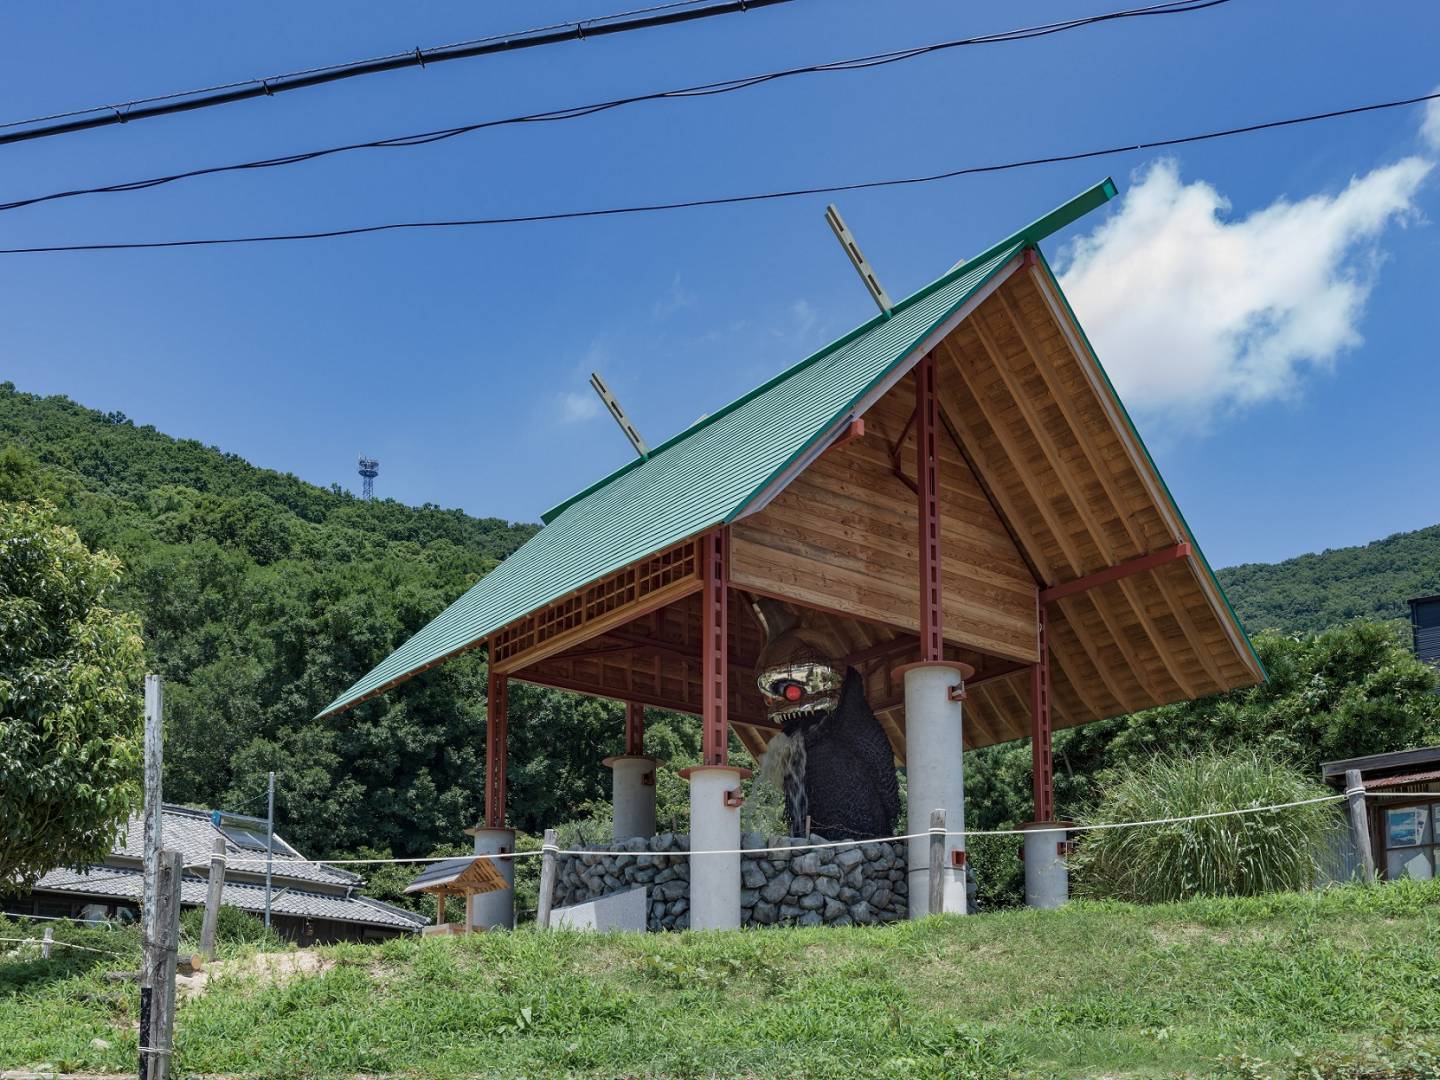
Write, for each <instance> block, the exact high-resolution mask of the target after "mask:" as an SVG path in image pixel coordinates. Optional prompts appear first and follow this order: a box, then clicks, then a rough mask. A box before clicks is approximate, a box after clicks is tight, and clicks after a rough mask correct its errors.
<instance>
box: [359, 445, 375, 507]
mask: <svg viewBox="0 0 1440 1080" xmlns="http://www.w3.org/2000/svg"><path fill="white" fill-rule="evenodd" d="M379 475H380V462H378V461H376V460H375V459H374V458H369V457H366V456H365V455H364V454H361V455H360V479H361V484H360V497H361V498H362V499H373V498H374V497H375V477H377V476H379Z"/></svg>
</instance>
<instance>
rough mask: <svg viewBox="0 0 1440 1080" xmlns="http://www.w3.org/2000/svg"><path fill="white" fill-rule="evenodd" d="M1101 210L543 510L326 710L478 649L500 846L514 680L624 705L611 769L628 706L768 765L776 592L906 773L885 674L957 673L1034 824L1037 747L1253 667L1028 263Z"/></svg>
mask: <svg viewBox="0 0 1440 1080" xmlns="http://www.w3.org/2000/svg"><path fill="white" fill-rule="evenodd" d="M1114 194H1115V187H1114V184H1113V182H1111V181H1109V180H1106V181H1104V182H1103V183H1101V184H1099V185H1096V186H1095V187H1094V188H1092V189H1090V190H1089V191H1086V192H1084V193H1083V194H1081V195H1080V196H1078V197H1077V198H1075V199H1073V200H1071V201H1070V202H1069V203H1066V204H1065V205H1064V206H1062V207H1060V208H1058V209H1057V210H1055V211H1053V212H1052V213H1050V214H1048V215H1046V216H1045V217H1043V218H1041V219H1040V220H1038V221H1036V222H1034V223H1032V224H1031V225H1028V226H1026V227H1025V228H1023V229H1021V230H1019V231H1018V232H1015V233H1014V234H1012V235H1010V236H1008V237H1006V238H1005V239H1003V240H1001V241H999V242H998V243H996V244H995V245H993V246H992V247H990V248H988V249H987V250H985V251H983V252H981V253H980V254H978V255H976V256H975V257H974V258H971V259H968V260H966V261H964V262H962V263H960V264H959V265H957V266H956V267H955V268H953V269H952V270H951V271H949V272H948V273H946V274H945V275H943V276H942V277H940V278H939V279H938V280H936V281H935V282H933V283H931V284H930V285H928V286H926V287H925V288H923V289H921V290H920V291H918V292H917V293H915V294H913V295H912V296H910V297H908V298H906V299H904V300H902V301H900V302H899V303H897V304H895V305H893V307H890V308H889V309H887V310H885V311H883V312H882V313H881V314H879V315H877V316H876V317H875V318H872V319H871V320H869V321H868V322H866V323H865V324H864V325H862V326H860V327H858V328H857V329H856V330H854V331H852V332H851V333H849V334H847V335H845V336H844V337H842V338H840V339H839V340H838V341H836V342H834V343H833V344H831V345H829V346H827V347H826V348H824V349H822V350H820V351H819V352H818V353H816V354H815V355H813V356H811V357H809V358H808V359H806V360H804V361H802V362H801V363H799V364H797V365H796V366H795V367H793V368H791V369H789V370H787V371H785V372H783V373H782V374H780V375H778V376H776V377H775V378H774V379H772V380H770V381H769V382H767V383H765V384H764V385H762V386H760V387H758V388H756V389H755V390H753V391H751V392H750V393H748V394H746V395H745V396H743V397H741V398H740V399H738V400H737V401H735V402H733V403H731V404H730V405H727V406H725V407H724V408H721V409H718V410H715V411H714V412H712V413H710V414H709V415H708V416H706V417H704V418H703V419H701V420H699V421H697V422H696V423H695V424H693V425H692V426H691V427H689V428H687V429H686V430H684V431H682V432H680V434H678V435H676V436H675V437H674V438H672V439H670V440H669V441H667V442H665V443H663V444H661V445H660V446H657V447H655V448H654V449H653V450H651V451H649V452H648V453H647V454H645V455H644V456H643V457H640V458H637V459H636V460H634V461H632V462H630V463H628V464H627V465H625V466H624V467H622V468H620V469H618V470H617V471H616V472H614V473H613V474H611V475H610V476H608V477H606V478H605V479H603V480H601V481H600V482H599V483H597V484H595V485H593V486H592V487H590V488H587V489H586V490H584V491H582V492H580V493H579V494H578V495H576V496H574V497H573V498H570V499H567V500H566V501H565V502H563V503H561V504H560V505H559V506H556V507H555V508H554V509H552V510H551V511H549V512H548V513H546V514H545V515H544V521H545V527H544V528H543V529H542V530H541V532H540V533H538V534H537V535H536V536H535V537H534V538H532V539H531V540H530V541H529V542H528V543H527V544H525V546H524V547H522V548H521V549H520V550H519V551H517V552H516V553H515V554H513V555H511V556H510V557H509V558H508V559H506V560H505V561H504V562H503V563H502V564H501V565H500V566H499V567H498V568H497V569H496V570H494V571H493V572H492V573H490V574H489V575H487V576H486V577H485V578H484V579H483V580H481V581H480V582H479V583H478V584H476V585H475V586H474V587H473V588H472V589H470V591H469V592H467V593H466V594H465V595H464V596H462V597H460V598H459V599H458V600H457V601H456V602H455V603H454V604H452V605H451V606H450V607H449V608H447V609H446V610H445V611H444V612H443V613H442V614H441V615H439V616H438V617H437V618H436V619H435V620H434V621H433V622H431V623H430V624H429V625H428V626H426V627H425V628H424V629H423V630H421V631H420V633H418V634H416V635H415V637H414V638H412V639H411V640H410V641H408V642H407V643H406V644H405V645H404V646H402V647H401V648H400V649H398V650H397V651H396V652H395V653H394V654H393V655H392V656H390V657H389V658H388V659H386V660H385V661H384V662H383V663H382V664H380V665H379V666H378V667H377V668H375V670H373V671H371V672H370V673H369V674H367V675H366V676H365V677H364V678H362V679H360V680H359V681H358V682H356V683H355V685H353V686H352V687H350V689H348V690H347V691H345V693H343V694H342V695H340V696H339V697H338V698H337V699H336V700H335V701H334V702H333V703H332V704H331V705H330V706H329V707H328V708H327V709H326V712H327V713H328V712H335V711H338V710H342V709H347V708H350V707H352V706H354V705H355V704H357V703H359V702H361V701H364V700H366V699H367V698H369V697H372V696H374V695H376V694H380V693H384V692H385V691H386V690H388V689H390V688H391V687H394V686H396V685H398V684H399V683H401V682H404V681H405V680H406V679H409V678H411V677H413V676H415V675H417V674H419V673H420V672H422V671H425V670H427V669H429V668H431V667H434V666H435V665H437V664H441V663H444V662H445V661H446V660H447V659H449V658H451V657H454V656H457V655H459V654H460V653H463V652H465V651H467V650H469V649H475V648H486V649H487V650H488V654H489V662H490V694H489V711H490V724H489V736H488V747H487V765H486V768H487V773H486V785H485V800H486V811H485V813H486V824H487V825H488V826H489V827H491V828H500V827H502V826H503V825H504V821H505V752H506V733H507V723H508V718H507V705H506V702H507V695H506V685H507V682H508V680H510V679H520V680H524V681H527V682H532V683H536V684H540V685H544V686H550V687H556V688H559V689H563V690H570V691H575V692H579V693H585V694H594V695H599V696H604V697H609V698H614V699H618V700H621V701H625V702H628V703H630V705H631V706H632V708H631V710H630V712H629V717H630V719H629V723H628V724H627V748H626V752H627V754H638V753H642V752H643V751H642V750H641V743H640V740H641V738H642V736H643V731H641V728H640V719H639V712H640V707H641V706H646V705H649V706H655V707H660V708H665V709H671V710H676V711H678V712H682V713H693V714H696V715H698V716H700V717H701V718H702V726H703V752H704V760H705V764H706V765H711V766H724V765H726V763H727V760H728V759H727V753H728V751H727V745H728V739H729V733H730V731H732V730H733V731H734V732H735V733H736V735H737V736H738V737H739V739H740V740H741V742H742V743H743V744H744V745H745V746H746V747H747V748H748V749H749V750H751V751H752V752H753V753H756V754H758V753H760V752H762V751H763V750H764V748H765V745H766V743H767V742H768V740H769V739H770V738H771V737H772V736H773V734H774V732H775V727H774V725H773V724H772V723H771V722H769V721H768V720H767V718H766V712H765V708H764V704H763V701H762V699H761V697H760V694H759V693H758V690H757V688H756V685H755V679H754V674H755V673H754V665H755V661H756V659H757V656H758V654H759V651H760V648H761V646H762V643H763V641H762V631H761V628H760V626H759V625H758V623H757V621H756V620H755V618H754V617H753V616H752V614H751V606H750V604H749V603H748V602H747V601H748V599H749V598H751V597H755V596H761V597H769V598H772V599H774V600H778V601H780V602H782V603H784V604H788V605H790V606H791V607H792V608H793V609H795V610H796V612H797V613H799V614H801V615H803V617H804V618H805V620H806V621H807V623H808V624H809V625H811V626H813V627H818V628H820V630H822V631H823V633H824V634H825V635H826V636H827V637H828V639H829V642H830V645H831V647H832V649H833V654H834V655H835V656H836V657H841V658H843V660H844V662H845V663H846V664H849V665H851V666H854V667H855V668H857V669H858V670H859V671H860V672H861V673H862V674H863V675H864V676H865V679H866V683H867V690H868V696H869V700H870V702H871V704H872V707H873V708H874V710H875V712H876V713H877V715H878V716H879V717H880V720H881V723H882V724H883V725H884V727H885V729H886V731H887V733H888V735H889V738H890V741H891V744H892V746H893V748H894V751H895V757H896V760H897V761H898V762H901V763H903V762H904V761H905V754H906V722H905V714H904V695H903V692H902V687H901V685H900V681H899V679H898V678H897V676H896V674H895V670H896V668H897V666H899V665H903V664H906V663H907V662H912V661H924V662H939V661H959V662H961V663H963V664H964V665H968V667H969V668H972V669H973V671H974V674H973V675H972V676H971V677H969V678H968V679H967V680H966V687H965V703H964V704H965V708H964V712H965V721H964V745H965V747H966V748H975V747H981V746H987V745H990V744H992V743H998V742H1004V741H1006V740H1010V739H1016V738H1021V737H1023V736H1027V735H1028V736H1032V737H1033V740H1034V741H1033V748H1034V762H1035V780H1034V785H1035V802H1036V815H1035V816H1036V820H1037V821H1050V820H1052V819H1053V805H1052V803H1053V799H1052V795H1051V758H1050V734H1051V731H1052V729H1053V728H1057V727H1072V726H1075V725H1080V724H1088V723H1091V722H1093V721H1096V720H1101V719H1104V718H1106V717H1110V716H1114V715H1117V714H1121V713H1128V712H1132V711H1135V710H1138V709H1144V708H1149V707H1151V706H1156V705H1162V704H1166V703H1169V702H1175V701H1180V700H1185V699H1189V698H1196V697H1201V696H1204V695H1207V694H1213V693H1216V692H1219V691H1223V690H1228V689H1231V688H1234V687H1239V686H1245V685H1248V684H1252V683H1255V682H1257V681H1259V680H1261V679H1263V677H1264V673H1263V670H1262V668H1261V665H1260V662H1259V660H1258V658H1257V657H1256V655H1255V653H1254V651H1253V649H1252V648H1251V646H1250V644H1249V642H1248V640H1247V639H1246V636H1245V633H1244V630H1243V629H1242V628H1241V626H1240V623H1239V621H1238V620H1237V619H1236V617H1235V615H1234V613H1233V611H1232V610H1231V609H1230V607H1229V605H1228V604H1227V602H1226V600H1225V597H1224V595H1223V593H1222V592H1221V589H1220V585H1219V583H1218V582H1217V581H1216V580H1215V577H1214V575H1213V573H1212V572H1211V570H1210V568H1209V566H1208V565H1207V564H1206V563H1205V561H1204V559H1203V557H1202V556H1201V554H1200V549H1199V547H1198V546H1197V544H1196V542H1195V538H1194V537H1193V535H1192V534H1191V532H1190V530H1189V527H1188V526H1187V525H1186V523H1185V521H1184V518H1183V517H1182V516H1181V514H1180V511H1179V509H1178V508H1177V507H1176V505H1175V502H1174V500H1173V499H1172V498H1171V496H1170V493H1169V491H1168V490H1167V489H1166V487H1165V484H1164V482H1163V481H1162V480H1161V478H1160V475H1159V473H1158V472H1157V470H1156V468H1155V464H1154V462H1153V461H1152V460H1151V458H1150V456H1149V454H1148V453H1147V452H1146V450H1145V448H1144V446H1143V445H1142V443H1141V441H1140V437H1139V435H1138V433H1137V432H1136V430H1135V428H1134V426H1133V425H1132V424H1131V422H1130V420H1129V417H1128V416H1127V415H1126V412H1125V409H1124V406H1123V405H1122V404H1121V402H1120V400H1119V398H1118V397H1117V396H1116V393H1115V390H1114V388H1113V387H1112V386H1111V384H1110V382H1109V380H1108V379H1107V377H1106V375H1105V373H1104V371H1103V369H1102V368H1101V366H1100V363H1099V361H1098V360H1097V358H1096V356H1095V354H1094V352H1093V350H1092V349H1091V347H1090V343H1089V342H1088V341H1087V340H1086V338H1085V334H1084V332H1083V331H1082V330H1081V328H1080V325H1079V323H1078V322H1077V320H1076V318H1075V314H1074V312H1073V311H1072V310H1071V308H1070V305H1069V304H1068V302H1067V301H1066V299H1065V297H1064V295H1063V294H1062V293H1061V291H1060V287H1059V285H1058V283H1057V282H1056V279H1055V276H1054V275H1053V274H1052V272H1051V270H1050V267H1049V266H1048V264H1047V263H1046V261H1045V258H1044V256H1043V255H1042V254H1041V252H1040V250H1039V247H1038V245H1039V243H1040V242H1041V241H1042V240H1043V239H1044V238H1046V237H1048V236H1050V235H1051V234H1053V233H1054V232H1056V231H1057V230H1059V229H1061V228H1064V227H1065V226H1067V225H1069V224H1071V223H1073V222H1074V221H1076V220H1077V219H1078V218H1079V217H1080V216H1082V215H1083V214H1085V213H1087V212H1088V211H1090V210H1092V209H1094V208H1096V207H1098V206H1100V205H1102V204H1103V203H1105V202H1106V201H1107V200H1109V199H1110V198H1112V197H1113V196H1114ZM1136 302H1137V303H1143V302H1144V300H1143V297H1137V298H1136ZM1156 362H1157V363H1158V362H1163V358H1161V357H1157V358H1156ZM957 670H958V669H957ZM598 756H599V755H598V754H597V757H598ZM957 764H958V763H957Z"/></svg>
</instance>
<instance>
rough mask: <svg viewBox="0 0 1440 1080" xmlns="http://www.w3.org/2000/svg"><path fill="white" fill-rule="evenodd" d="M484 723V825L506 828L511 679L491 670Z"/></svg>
mask: <svg viewBox="0 0 1440 1080" xmlns="http://www.w3.org/2000/svg"><path fill="white" fill-rule="evenodd" d="M486 696H487V699H488V700H487V701H486V724H485V825H486V827H487V828H491V829H503V828H504V827H505V756H506V752H507V749H508V743H509V741H510V740H509V734H510V680H509V679H508V678H506V677H505V676H504V675H500V674H498V673H496V671H495V669H494V668H493V667H492V668H491V669H490V680H489V687H488V693H487V695H486Z"/></svg>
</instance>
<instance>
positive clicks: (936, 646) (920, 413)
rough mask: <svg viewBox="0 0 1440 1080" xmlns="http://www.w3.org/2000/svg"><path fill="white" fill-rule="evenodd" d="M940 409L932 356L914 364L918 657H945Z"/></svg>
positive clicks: (923, 659)
mask: <svg viewBox="0 0 1440 1080" xmlns="http://www.w3.org/2000/svg"><path fill="white" fill-rule="evenodd" d="M939 427H940V411H939V406H938V405H937V404H936V401H935V357H934V354H933V353H927V354H926V355H925V356H924V357H923V358H922V359H921V361H920V363H919V364H917V365H916V367H915V489H916V492H917V494H918V495H919V497H920V659H921V661H922V662H924V661H933V660H941V659H944V651H945V647H944V640H945V639H944V629H943V626H942V619H943V616H942V612H941V609H940V491H939V486H940V484H939V465H940V455H939V450H938V447H937V442H938V438H939V436H938V434H937V433H938V430H939Z"/></svg>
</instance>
